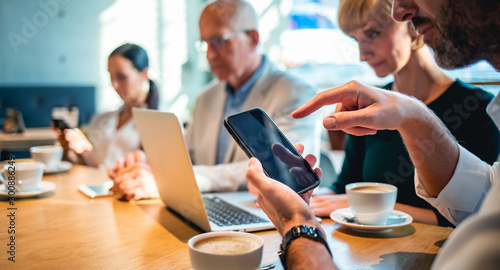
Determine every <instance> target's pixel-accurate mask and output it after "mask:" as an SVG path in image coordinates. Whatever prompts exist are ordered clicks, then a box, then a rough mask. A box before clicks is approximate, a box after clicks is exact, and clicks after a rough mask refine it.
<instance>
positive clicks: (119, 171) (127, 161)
mask: <svg viewBox="0 0 500 270" xmlns="http://www.w3.org/2000/svg"><path fill="white" fill-rule="evenodd" d="M108 175H109V177H110V178H111V179H113V182H114V185H113V187H112V188H111V190H112V191H113V193H115V194H118V195H120V196H121V197H122V198H123V199H126V200H140V199H149V198H157V197H159V193H158V189H157V187H156V183H155V179H154V177H153V174H152V173H151V168H150V166H149V165H148V164H147V162H146V157H145V155H144V152H142V151H140V150H137V151H135V152H133V153H129V154H127V155H126V156H125V158H124V160H118V161H117V165H116V167H113V168H108Z"/></svg>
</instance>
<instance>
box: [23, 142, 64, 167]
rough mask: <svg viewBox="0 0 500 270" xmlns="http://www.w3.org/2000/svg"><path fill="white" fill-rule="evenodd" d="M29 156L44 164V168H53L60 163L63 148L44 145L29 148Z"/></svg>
mask: <svg viewBox="0 0 500 270" xmlns="http://www.w3.org/2000/svg"><path fill="white" fill-rule="evenodd" d="M30 152H31V158H32V159H33V160H34V161H36V162H41V163H43V164H45V166H46V168H48V169H54V168H57V167H58V166H59V164H60V163H61V159H62V155H63V149H62V147H61V146H56V145H44V146H35V147H31V148H30Z"/></svg>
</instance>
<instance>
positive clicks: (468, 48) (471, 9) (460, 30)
mask: <svg viewBox="0 0 500 270" xmlns="http://www.w3.org/2000/svg"><path fill="white" fill-rule="evenodd" d="M450 2H452V3H450ZM498 9H499V4H498V1H497V0H474V1H469V0H464V1H448V3H447V4H446V5H445V6H443V7H442V9H441V14H440V16H439V17H438V18H440V21H439V22H432V23H434V24H435V26H436V27H437V28H438V30H439V31H440V32H441V35H442V36H441V38H440V39H438V40H434V42H436V44H429V45H430V46H431V48H433V50H434V58H435V59H436V62H437V63H438V65H439V66H440V67H442V68H445V69H455V68H460V67H465V66H468V65H471V64H474V63H475V62H477V61H479V60H482V59H487V60H491V59H492V58H494V57H498V54H499V53H500V50H499V49H500V33H499V31H500V19H499V18H498V15H497V14H498ZM428 20H429V19H428V18H419V17H416V18H414V20H412V23H414V24H416V25H418V24H419V23H422V22H426V21H428Z"/></svg>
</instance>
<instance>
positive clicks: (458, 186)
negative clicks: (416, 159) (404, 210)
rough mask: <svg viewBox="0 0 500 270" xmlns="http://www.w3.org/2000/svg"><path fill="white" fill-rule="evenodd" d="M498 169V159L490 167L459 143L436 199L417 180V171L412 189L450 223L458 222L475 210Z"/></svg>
mask: <svg viewBox="0 0 500 270" xmlns="http://www.w3.org/2000/svg"><path fill="white" fill-rule="evenodd" d="M498 169H499V163H498V162H496V163H495V164H494V165H493V166H490V165H488V164H487V163H486V162H484V161H482V160H480V159H479V158H478V157H476V156H475V155H474V154H472V153H470V152H469V151H467V149H465V148H463V147H462V146H460V157H459V159H458V163H457V167H456V168H455V172H454V174H453V176H452V178H451V179H450V181H449V182H448V184H447V185H446V186H445V187H444V189H443V190H442V191H441V192H440V193H439V195H438V197H437V198H436V197H430V196H429V195H428V194H427V192H426V191H425V189H424V187H423V186H422V184H421V183H420V181H421V180H420V177H419V176H418V171H417V170H416V171H415V189H416V192H417V195H418V196H419V197H421V198H422V199H424V200H426V201H427V202H428V203H430V204H431V205H432V206H433V207H435V208H436V209H438V211H439V212H440V213H441V214H442V215H443V216H444V217H446V218H447V219H448V220H449V221H450V222H451V223H453V224H454V225H458V224H459V223H460V222H462V221H463V220H464V219H466V218H467V217H469V216H470V215H471V214H474V213H476V212H477V211H478V210H479V208H480V207H481V205H482V203H483V200H484V198H485V196H486V194H487V193H488V190H490V188H491V185H492V182H493V181H494V179H496V174H497V172H496V171H497V170H498Z"/></svg>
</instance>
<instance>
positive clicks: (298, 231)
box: [278, 225, 333, 269]
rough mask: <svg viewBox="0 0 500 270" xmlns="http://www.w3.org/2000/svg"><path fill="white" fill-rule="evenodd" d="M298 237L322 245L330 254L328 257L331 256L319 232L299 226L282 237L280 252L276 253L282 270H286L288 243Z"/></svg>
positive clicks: (316, 229) (323, 237)
mask: <svg viewBox="0 0 500 270" xmlns="http://www.w3.org/2000/svg"><path fill="white" fill-rule="evenodd" d="M299 237H305V238H307V239H311V240H314V241H316V242H319V243H321V244H323V245H324V246H325V247H326V249H327V250H328V252H329V253H330V256H332V251H331V250H330V248H329V247H328V243H327V242H326V240H325V236H324V235H323V234H322V233H321V231H320V230H319V229H318V228H313V227H309V226H306V225H299V226H295V227H293V228H291V229H290V230H289V231H288V232H287V233H286V234H285V236H283V241H282V242H281V246H280V251H279V252H278V255H279V257H280V260H281V264H283V268H285V269H286V268H287V265H286V252H287V250H288V247H289V246H290V243H291V242H292V241H293V240H295V239H297V238H299ZM332 257H333V256H332Z"/></svg>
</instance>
